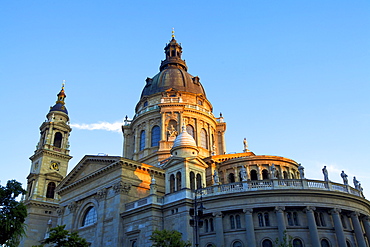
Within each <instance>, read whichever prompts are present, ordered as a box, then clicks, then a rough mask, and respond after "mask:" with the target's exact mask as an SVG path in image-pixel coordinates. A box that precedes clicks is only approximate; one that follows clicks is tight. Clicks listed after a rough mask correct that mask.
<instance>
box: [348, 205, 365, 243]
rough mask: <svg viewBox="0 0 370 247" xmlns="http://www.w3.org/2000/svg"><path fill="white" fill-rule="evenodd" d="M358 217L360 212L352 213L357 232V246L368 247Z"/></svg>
mask: <svg viewBox="0 0 370 247" xmlns="http://www.w3.org/2000/svg"><path fill="white" fill-rule="evenodd" d="M358 216H359V213H358V212H352V213H351V220H352V225H353V228H354V230H355V236H356V241H357V245H358V247H366V243H365V238H364V234H363V232H362V229H361V225H360V221H359V219H358Z"/></svg>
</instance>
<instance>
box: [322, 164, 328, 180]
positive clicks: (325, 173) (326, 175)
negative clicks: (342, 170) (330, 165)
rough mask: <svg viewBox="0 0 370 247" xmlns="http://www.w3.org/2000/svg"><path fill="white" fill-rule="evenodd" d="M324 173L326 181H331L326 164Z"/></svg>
mask: <svg viewBox="0 0 370 247" xmlns="http://www.w3.org/2000/svg"><path fill="white" fill-rule="evenodd" d="M322 173H323V174H324V181H325V182H329V173H328V170H327V169H326V166H324V168H322Z"/></svg>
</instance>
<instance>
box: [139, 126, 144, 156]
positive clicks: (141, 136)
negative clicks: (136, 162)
mask: <svg viewBox="0 0 370 247" xmlns="http://www.w3.org/2000/svg"><path fill="white" fill-rule="evenodd" d="M144 148H145V130H142V131H141V132H140V149H139V150H140V151H142V150H144Z"/></svg>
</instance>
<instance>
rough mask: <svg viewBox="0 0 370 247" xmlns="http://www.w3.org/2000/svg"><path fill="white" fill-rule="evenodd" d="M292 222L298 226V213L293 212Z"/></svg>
mask: <svg viewBox="0 0 370 247" xmlns="http://www.w3.org/2000/svg"><path fill="white" fill-rule="evenodd" d="M293 223H294V225H295V226H299V221H298V213H297V212H293Z"/></svg>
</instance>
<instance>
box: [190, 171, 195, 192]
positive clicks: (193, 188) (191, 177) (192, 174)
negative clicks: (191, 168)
mask: <svg viewBox="0 0 370 247" xmlns="http://www.w3.org/2000/svg"><path fill="white" fill-rule="evenodd" d="M190 189H192V190H195V174H194V172H190Z"/></svg>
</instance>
